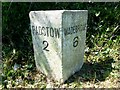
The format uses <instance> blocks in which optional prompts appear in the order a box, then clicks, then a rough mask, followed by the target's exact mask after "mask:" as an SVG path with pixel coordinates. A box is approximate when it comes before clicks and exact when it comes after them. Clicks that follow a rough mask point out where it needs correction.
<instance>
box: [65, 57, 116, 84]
mask: <svg viewBox="0 0 120 90" xmlns="http://www.w3.org/2000/svg"><path fill="white" fill-rule="evenodd" d="M113 62H114V61H113V59H112V58H110V57H108V58H106V59H105V61H101V62H99V63H97V62H95V63H94V64H92V63H90V62H85V63H84V64H83V66H82V68H81V70H80V71H78V72H76V73H75V74H74V75H72V76H71V77H70V78H69V79H68V80H67V81H66V82H65V83H72V82H75V81H78V82H87V81H95V82H98V81H104V80H105V79H106V77H108V76H109V74H110V72H111V71H112V63H113Z"/></svg>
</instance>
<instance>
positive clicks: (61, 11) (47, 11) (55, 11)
mask: <svg viewBox="0 0 120 90" xmlns="http://www.w3.org/2000/svg"><path fill="white" fill-rule="evenodd" d="M40 12H44V13H45V12H46V13H53V14H56V13H61V14H62V13H64V12H88V10H44V11H43V10H40V11H30V13H29V15H30V14H32V13H40Z"/></svg>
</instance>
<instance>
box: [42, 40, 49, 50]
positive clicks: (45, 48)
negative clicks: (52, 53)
mask: <svg viewBox="0 0 120 90" xmlns="http://www.w3.org/2000/svg"><path fill="white" fill-rule="evenodd" d="M43 44H44V45H45V47H44V48H43V50H45V51H49V50H48V49H47V47H48V45H49V44H48V42H47V41H43Z"/></svg>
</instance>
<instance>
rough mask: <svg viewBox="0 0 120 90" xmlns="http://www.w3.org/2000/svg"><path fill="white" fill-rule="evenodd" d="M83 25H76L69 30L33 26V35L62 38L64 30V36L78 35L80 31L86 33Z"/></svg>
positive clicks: (68, 28)
mask: <svg viewBox="0 0 120 90" xmlns="http://www.w3.org/2000/svg"><path fill="white" fill-rule="evenodd" d="M82 26H83V25H75V26H71V27H67V28H54V27H45V26H35V25H32V26H31V28H32V31H33V32H32V33H33V35H43V36H47V37H55V38H60V31H61V30H63V32H64V35H65V36H67V35H70V34H74V33H77V32H78V31H84V30H85V29H84V28H81V27H82Z"/></svg>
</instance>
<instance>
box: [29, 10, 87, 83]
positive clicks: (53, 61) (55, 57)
mask: <svg viewBox="0 0 120 90" xmlns="http://www.w3.org/2000/svg"><path fill="white" fill-rule="evenodd" d="M29 16H30V23H31V33H32V40H33V47H34V57H35V62H36V66H37V69H38V70H40V71H41V72H43V73H44V74H46V75H47V76H52V77H53V78H54V79H55V80H57V81H59V82H64V81H65V80H67V79H68V77H69V76H71V75H72V74H74V73H75V72H76V71H78V70H80V68H81V67H82V64H83V57H84V47H85V39H86V25H87V16H88V12H87V10H54V11H31V12H30V14H29Z"/></svg>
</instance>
